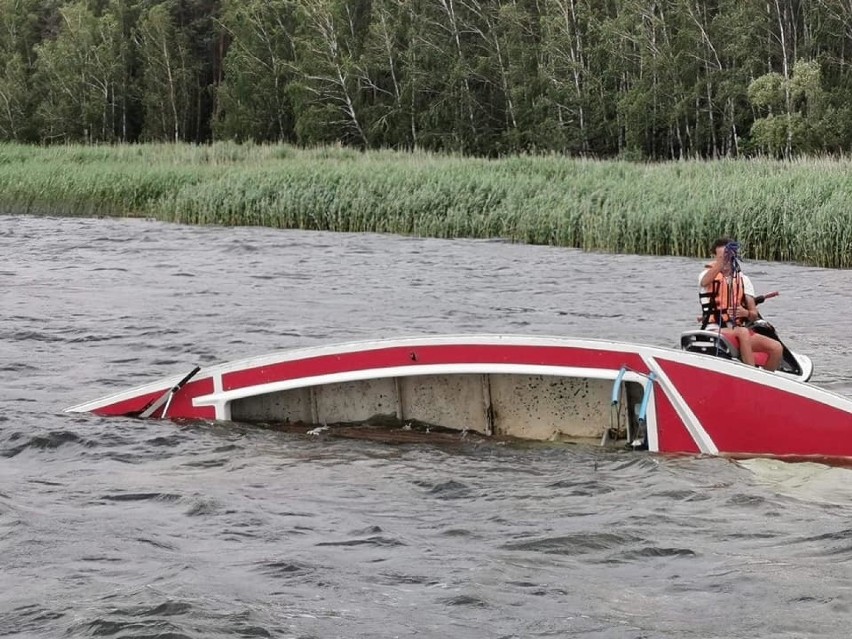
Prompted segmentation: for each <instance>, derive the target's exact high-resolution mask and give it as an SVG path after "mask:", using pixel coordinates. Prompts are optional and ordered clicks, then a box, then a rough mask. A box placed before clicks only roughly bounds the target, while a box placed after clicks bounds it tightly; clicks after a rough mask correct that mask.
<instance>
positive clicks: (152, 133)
mask: <svg viewBox="0 0 852 639" xmlns="http://www.w3.org/2000/svg"><path fill="white" fill-rule="evenodd" d="M850 24H852V5H849V3H848V2H839V1H838V0H824V1H820V2H814V3H802V2H798V1H794V0H778V1H777V2H769V3H767V2H764V1H762V0H713V2H708V1H703V0H699V1H696V0H663V1H658V2H645V1H644V0H617V1H610V2H593V1H591V0H0V140H19V141H41V142H45V143H50V142H68V141H89V142H109V141H139V140H148V141H192V142H196V143H197V142H209V141H211V140H212V139H217V140H221V139H230V140H236V141H249V140H252V141H256V142H283V141H287V142H296V143H298V144H301V145H303V146H311V145H314V144H327V143H339V144H343V145H347V146H353V147H356V148H359V149H376V148H396V149H408V150H411V149H428V150H431V151H447V152H451V153H462V154H465V155H475V156H483V157H501V156H503V155H506V154H512V153H519V152H523V153H526V152H532V153H548V152H557V153H563V154H567V155H571V156H583V157H620V158H631V159H637V160H649V159H650V160H664V159H683V158H690V157H707V158H717V157H731V156H738V155H742V154H743V153H745V154H767V153H768V154H777V155H780V156H783V157H786V158H790V157H792V156H793V155H796V154H808V153H823V152H830V153H848V152H849V151H850V150H852V130H850V126H849V125H847V124H846V123H845V122H844V117H845V115H846V114H847V113H848V106H847V105H848V104H850V103H852V99H850V98H852V66H850V65H849V64H848V63H847V62H846V60H847V59H848V48H849V42H848V40H849V35H850V33H852V30H850V27H849V25H850ZM781 117H783V120H777V119H772V118H781ZM782 126H783V127H784V131H783V135H781V134H780V131H781V127H782Z"/></svg>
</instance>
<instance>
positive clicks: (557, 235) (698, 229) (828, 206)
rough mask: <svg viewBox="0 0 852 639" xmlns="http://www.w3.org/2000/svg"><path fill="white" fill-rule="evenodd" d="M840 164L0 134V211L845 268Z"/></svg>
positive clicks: (850, 225) (848, 244)
mask: <svg viewBox="0 0 852 639" xmlns="http://www.w3.org/2000/svg"><path fill="white" fill-rule="evenodd" d="M850 169H852V162H850V161H848V160H834V159H803V160H797V161H793V162H777V161H774V160H767V159H758V160H721V161H715V162H705V161H683V162H673V163H665V164H637V163H630V162H625V161H596V160H583V159H570V158H564V157H560V156H515V157H508V158H504V159H498V160H484V159H470V158H461V157H454V156H442V155H434V154H428V153H416V152H415V153H399V152H392V151H376V152H367V153H361V152H358V151H355V150H352V149H345V148H336V147H329V148H319V149H297V148H294V147H290V146H285V145H251V144H245V145H237V144H231V143H218V144H213V145H209V146H193V145H166V144H152V145H123V146H56V147H27V146H20V145H0V213H7V214H8V213H29V214H54V215H81V216H100V215H103V216H143V217H150V218H156V219H160V220H165V221H172V222H180V223H189V224H220V225H233V226H236V225H255V226H269V227H275V228H298V229H313V230H331V231H347V232H379V233H397V234H405V235H421V236H430V237H442V238H458V237H471V238H503V239H506V240H510V241H517V242H528V243H535V244H552V245H560V246H569V247H576V248H583V249H586V250H598V251H609V252H618V253H637V254H652V255H680V256H700V255H705V254H706V253H707V246H708V244H709V242H710V241H712V239H714V238H715V237H717V236H720V235H730V236H733V237H736V238H737V239H738V240H739V241H740V242H741V243H742V244H743V245H744V247H745V253H746V256H747V257H748V258H750V259H767V260H784V261H795V262H800V263H804V264H811V265H816V266H825V267H835V268H849V267H850V266H852V209H850V207H849V204H848V203H849V202H850V201H852V180H850V179H849V175H850Z"/></svg>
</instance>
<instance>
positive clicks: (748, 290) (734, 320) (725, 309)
mask: <svg viewBox="0 0 852 639" xmlns="http://www.w3.org/2000/svg"><path fill="white" fill-rule="evenodd" d="M738 251H739V245H738V244H737V242H735V241H733V240H731V239H730V238H727V237H720V238H719V239H717V240H716V241H714V242H713V244H712V246H711V247H710V254H711V255H712V256H713V261H712V262H710V263H709V264H707V265H706V266H705V268H704V270H703V271H702V272H701V275H699V276H698V287H699V292H698V295H699V298H700V299H701V310H702V313H703V316H702V319H701V328H702V329H709V330H719V327H720V326H721V333H722V335H724V336H725V337H727V338H728V339H729V340H730V339H731V338H734V339H733V340H731V341H734V342H738V343H739V350H740V357H741V359H742V361H743V362H744V363H745V364H749V365H751V366H754V365H755V359H754V354H755V353H766V354H767V356H768V357H767V360H766V363H765V364H764V365H763V368H764V369H765V370H768V371H774V370H776V369H777V368H778V366H779V365H780V364H781V358H782V356H783V353H784V346H783V345H782V344H781V343H780V342H778V341H776V340H774V339H772V338H771V337H767V336H766V335H761V334H759V333H756V332H754V331H753V330H751V329H749V328H748V327H747V325H748V323H749V322H752V321H755V320H757V319H759V318H760V315H759V314H758V312H757V305H756V304H755V301H754V286H753V285H752V283H751V280H750V279H749V278H748V277H747V276H745V275H744V274H743V273H742V272H741V271H740V268H739V255H738Z"/></svg>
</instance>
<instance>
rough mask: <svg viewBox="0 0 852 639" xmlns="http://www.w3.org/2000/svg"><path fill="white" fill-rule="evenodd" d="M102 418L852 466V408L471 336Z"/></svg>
mask: <svg viewBox="0 0 852 639" xmlns="http://www.w3.org/2000/svg"><path fill="white" fill-rule="evenodd" d="M67 410H68V411H71V412H91V413H95V414H97V415H116V416H118V415H122V416H136V417H153V418H163V417H167V418H172V419H190V420H235V421H245V422H264V423H279V424H287V423H300V424H315V425H331V424H356V423H362V424H363V423H365V422H366V423H369V422H370V421H371V420H377V419H379V418H380V419H381V420H382V422H383V423H385V424H387V423H389V422H390V423H395V424H398V425H400V426H403V427H404V426H406V425H411V424H418V425H422V424H426V425H435V426H441V427H444V428H449V429H456V430H459V431H474V432H478V433H481V434H483V435H486V436H489V435H495V436H506V437H516V438H523V439H533V440H562V439H589V438H591V439H593V440H594V441H600V442H601V443H602V444H606V443H614V442H624V443H625V444H627V445H628V446H632V447H634V448H641V449H647V450H650V451H655V452H661V453H687V454H695V453H703V454H710V455H718V454H721V455H732V456H743V457H748V456H764V455H765V456H776V457H823V458H852V400H851V399H849V398H846V397H844V396H841V395H838V394H835V393H832V392H830V391H828V390H825V389H822V388H819V387H817V386H814V385H811V384H806V383H803V382H800V381H797V380H795V379H791V378H789V377H785V376H783V375H780V374H778V373H770V372H767V371H764V370H762V369H759V368H755V367H751V366H746V365H744V364H742V363H739V362H736V361H733V360H728V359H724V358H719V357H713V356H710V355H704V354H700V353H692V352H688V351H683V350H677V349H668V348H659V347H653V346H644V345H637V344H630V343H624V342H616V341H608V340H590V339H570V338H561V337H530V336H516V335H459V336H434V337H417V338H406V339H387V340H379V341H367V342H357V343H350V344H342V345H336V346H321V347H312V348H302V349H294V350H287V351H281V352H276V353H272V354H269V355H264V356H260V357H254V358H250V359H243V360H240V361H235V362H231V363H225V364H220V365H215V366H210V367H207V368H204V369H200V368H198V367H195V368H193V369H192V370H191V371H190V372H189V373H187V374H184V375H181V376H175V377H173V378H168V379H164V380H160V381H157V382H153V383H150V384H146V385H144V386H140V387H138V388H134V389H132V390H128V391H124V392H120V393H116V394H113V395H110V396H108V397H104V398H102V399H98V400H95V401H91V402H87V403H84V404H80V405H78V406H73V407H71V408H69V409H67Z"/></svg>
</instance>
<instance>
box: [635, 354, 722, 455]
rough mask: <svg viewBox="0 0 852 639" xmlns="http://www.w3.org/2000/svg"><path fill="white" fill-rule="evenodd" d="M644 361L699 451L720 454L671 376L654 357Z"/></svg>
mask: <svg viewBox="0 0 852 639" xmlns="http://www.w3.org/2000/svg"><path fill="white" fill-rule="evenodd" d="M642 359H643V360H644V361H645V364H646V365H647V366H648V368H649V369H650V370H651V371H652V372H653V373H654V374H655V375H656V376H657V383H659V384H660V388H662V389H663V392H664V393H665V394H666V397H668V399H669V401H670V402H671V404H672V406H673V407H674V409H675V412H676V413H677V414H678V417H680V418H681V420H682V421H683V423H684V426H686V430H687V431H688V432H689V434H690V436H691V437H692V439H693V441H695V443H696V445H697V446H698V450H700V451H701V452H702V453H705V454H708V455H717V454H718V453H719V449H718V448H717V447H716V444H715V442H714V441H713V438H712V437H710V435H708V434H707V431H706V430H704V427H703V426H702V425H701V422H700V421H699V420H698V418H697V417H696V416H695V413H693V412H692V409H690V408H689V405H688V404H687V403H686V400H685V399H684V398H683V396H682V395H681V394H680V393H679V392H678V390H677V388H675V386H674V384H672V381H671V380H670V379H669V376H668V375H666V374H665V372H664V371H663V369H662V368H661V367H660V365H659V363H658V362H657V360H656V359H654V358H653V357H645V356H643V357H642Z"/></svg>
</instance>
